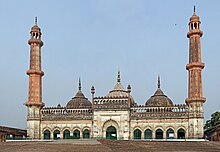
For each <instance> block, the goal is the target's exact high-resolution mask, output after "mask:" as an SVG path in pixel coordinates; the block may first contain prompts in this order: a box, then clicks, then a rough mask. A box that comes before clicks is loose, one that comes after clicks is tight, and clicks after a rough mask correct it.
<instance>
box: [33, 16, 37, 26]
mask: <svg viewBox="0 0 220 152" xmlns="http://www.w3.org/2000/svg"><path fill="white" fill-rule="evenodd" d="M34 24H35V25H37V16H36V17H35V22H34Z"/></svg>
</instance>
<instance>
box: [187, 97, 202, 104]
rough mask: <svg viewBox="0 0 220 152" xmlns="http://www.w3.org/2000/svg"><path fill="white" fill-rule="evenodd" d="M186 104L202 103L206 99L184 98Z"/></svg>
mask: <svg viewBox="0 0 220 152" xmlns="http://www.w3.org/2000/svg"><path fill="white" fill-rule="evenodd" d="M185 101H186V103H191V102H202V103H204V102H205V101H206V98H204V97H190V98H186V100H185Z"/></svg>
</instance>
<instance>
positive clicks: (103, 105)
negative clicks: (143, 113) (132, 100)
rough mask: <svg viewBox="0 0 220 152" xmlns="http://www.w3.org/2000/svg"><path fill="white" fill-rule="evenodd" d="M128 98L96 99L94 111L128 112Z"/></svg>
mask: <svg viewBox="0 0 220 152" xmlns="http://www.w3.org/2000/svg"><path fill="white" fill-rule="evenodd" d="M128 99H129V98H128V97H95V98H94V109H95V110H115V109H120V110H128V108H129V103H128V102H129V100H128Z"/></svg>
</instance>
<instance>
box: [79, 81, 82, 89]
mask: <svg viewBox="0 0 220 152" xmlns="http://www.w3.org/2000/svg"><path fill="white" fill-rule="evenodd" d="M81 88H82V87H81V80H80V78H79V90H80V91H81Z"/></svg>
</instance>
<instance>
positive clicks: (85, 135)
mask: <svg viewBox="0 0 220 152" xmlns="http://www.w3.org/2000/svg"><path fill="white" fill-rule="evenodd" d="M83 138H84V139H88V138H89V130H88V129H85V130H84V131H83Z"/></svg>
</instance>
